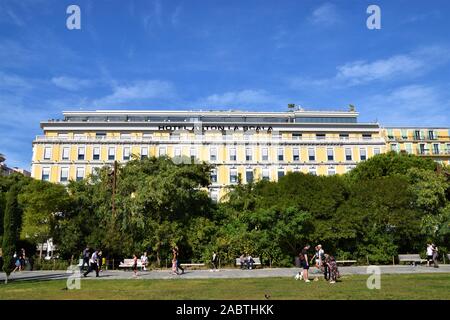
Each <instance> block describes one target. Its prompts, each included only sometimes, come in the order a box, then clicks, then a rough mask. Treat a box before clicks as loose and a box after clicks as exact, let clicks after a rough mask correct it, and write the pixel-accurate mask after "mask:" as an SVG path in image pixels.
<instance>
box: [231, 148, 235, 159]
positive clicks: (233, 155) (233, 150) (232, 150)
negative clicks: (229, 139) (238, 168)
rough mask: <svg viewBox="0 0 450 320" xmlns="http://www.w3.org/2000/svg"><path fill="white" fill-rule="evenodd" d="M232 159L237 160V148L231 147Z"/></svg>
mask: <svg viewBox="0 0 450 320" xmlns="http://www.w3.org/2000/svg"><path fill="white" fill-rule="evenodd" d="M230 161H236V149H235V148H231V149H230Z"/></svg>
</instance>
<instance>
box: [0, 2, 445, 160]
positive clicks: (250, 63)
mask: <svg viewBox="0 0 450 320" xmlns="http://www.w3.org/2000/svg"><path fill="white" fill-rule="evenodd" d="M70 4H77V5H79V6H80V8H81V30H68V29H67V28H66V19H67V17H68V14H66V8H67V7H68V6H69V5H70ZM370 4H377V5H379V6H380V8H381V19H382V22H381V23H382V29H381V30H369V29H367V27H366V19H367V17H368V16H369V15H368V14H367V13H366V9H367V7H368V6H369V5H370ZM449 13H450V2H449V1H447V0H435V1H425V0H420V1H419V0H416V1H413V0H408V1H406V0H389V1H377V0H372V1H365V0H341V1H338V0H336V1H332V0H329V1H320V0H304V1H300V0H295V1H288V0H284V1H275V0H266V1H261V0H245V1H244V0H227V1H214V0H192V1H180V0H171V1H163V0H148V1H144V0H134V1H105V0H96V1H81V0H72V1H64V0H53V1H51V0H49V1H43V0H34V1H31V0H21V1H12V0H11V1H10V0H0V110H1V116H0V153H4V154H5V155H6V157H7V163H8V164H9V165H10V166H20V167H24V168H29V167H30V162H31V151H32V145H31V143H32V140H33V139H34V137H35V136H36V135H38V134H41V130H40V128H39V121H41V120H46V119H51V118H59V117H61V111H62V110H80V109H83V110H95V109H162V108H163V109H204V110H205V109H241V110H264V111H266V110H270V111H282V110H286V105H287V104H288V103H295V104H298V105H301V106H302V107H304V108H305V109H332V110H336V109H345V108H347V106H348V104H353V105H355V106H356V108H357V111H359V112H360V121H378V122H380V123H381V124H382V125H422V126H445V127H449V126H450V112H449V110H450V37H449V31H450V20H449V19H448V18H447V16H448V14H449Z"/></svg>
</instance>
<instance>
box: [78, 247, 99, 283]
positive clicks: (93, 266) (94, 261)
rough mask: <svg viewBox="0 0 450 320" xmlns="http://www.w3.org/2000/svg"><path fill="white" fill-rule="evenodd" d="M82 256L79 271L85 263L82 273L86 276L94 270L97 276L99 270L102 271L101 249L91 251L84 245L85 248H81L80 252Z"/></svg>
mask: <svg viewBox="0 0 450 320" xmlns="http://www.w3.org/2000/svg"><path fill="white" fill-rule="evenodd" d="M82 256H83V263H82V265H81V266H80V271H82V270H83V268H84V266H85V265H87V267H88V268H87V270H86V272H84V273H83V276H85V277H87V275H88V274H89V273H91V272H92V271H95V276H96V277H99V272H101V271H103V270H102V267H103V253H102V251H101V250H98V249H97V250H94V252H92V253H91V250H90V248H89V246H86V248H85V249H84V250H83V253H82Z"/></svg>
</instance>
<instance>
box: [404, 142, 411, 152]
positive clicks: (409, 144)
mask: <svg viewBox="0 0 450 320" xmlns="http://www.w3.org/2000/svg"><path fill="white" fill-rule="evenodd" d="M405 150H406V153H409V154H411V153H412V144H411V143H407V144H405Z"/></svg>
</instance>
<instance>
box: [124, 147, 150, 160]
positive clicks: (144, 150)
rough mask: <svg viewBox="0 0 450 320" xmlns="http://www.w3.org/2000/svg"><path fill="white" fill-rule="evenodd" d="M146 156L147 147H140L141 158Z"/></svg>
mask: <svg viewBox="0 0 450 320" xmlns="http://www.w3.org/2000/svg"><path fill="white" fill-rule="evenodd" d="M129 158H130V149H128V159H129ZM145 158H148V148H147V147H141V160H144V159H145Z"/></svg>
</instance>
